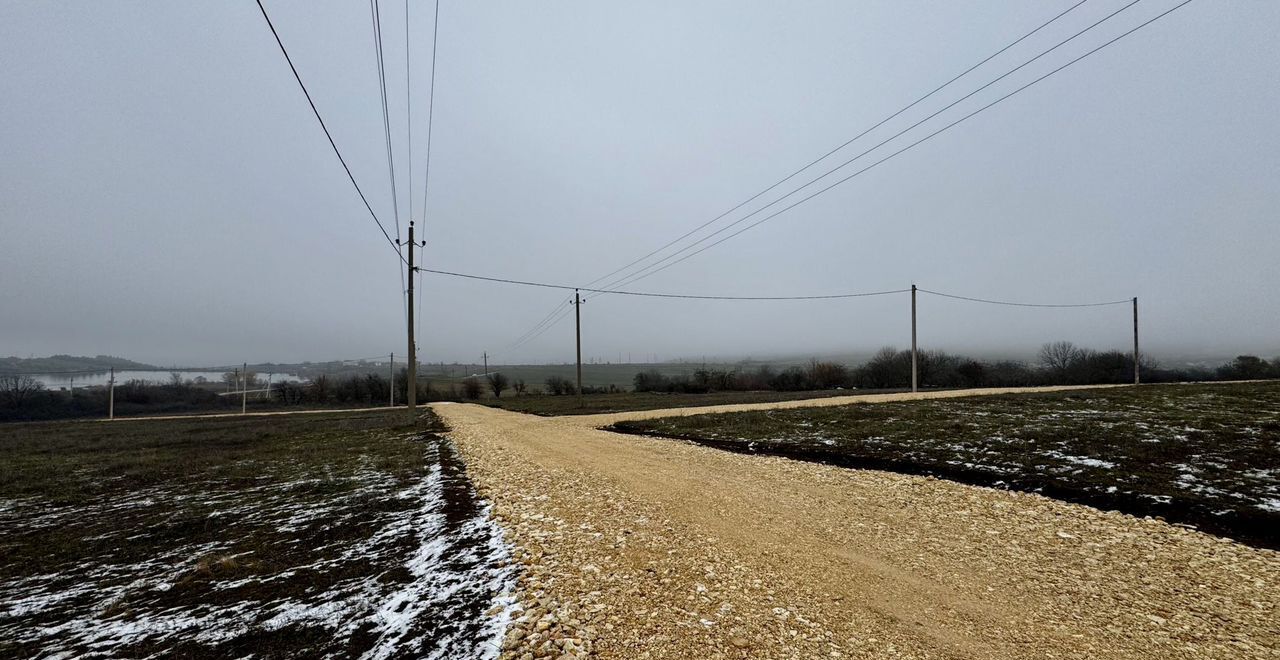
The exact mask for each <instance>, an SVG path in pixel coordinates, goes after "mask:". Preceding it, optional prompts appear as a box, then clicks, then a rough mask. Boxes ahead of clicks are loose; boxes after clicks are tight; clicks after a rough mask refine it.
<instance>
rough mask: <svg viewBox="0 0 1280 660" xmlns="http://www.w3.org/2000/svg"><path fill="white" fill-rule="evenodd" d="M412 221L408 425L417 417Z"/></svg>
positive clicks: (410, 244)
mask: <svg viewBox="0 0 1280 660" xmlns="http://www.w3.org/2000/svg"><path fill="white" fill-rule="evenodd" d="M413 248H414V242H413V220H410V221H409V308H408V309H409V382H408V386H409V391H408V395H409V424H411V425H412V424H414V423H415V422H416V421H417V417H418V347H417V346H415V345H414V341H413Z"/></svg>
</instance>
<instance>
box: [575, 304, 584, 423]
mask: <svg viewBox="0 0 1280 660" xmlns="http://www.w3.org/2000/svg"><path fill="white" fill-rule="evenodd" d="M573 326H574V333H575V335H576V336H577V345H578V351H577V352H578V407H579V408H581V407H582V405H583V404H582V299H581V298H579V297H578V290H577V289H574V290H573Z"/></svg>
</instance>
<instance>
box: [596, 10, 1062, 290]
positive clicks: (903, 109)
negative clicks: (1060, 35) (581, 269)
mask: <svg viewBox="0 0 1280 660" xmlns="http://www.w3.org/2000/svg"><path fill="white" fill-rule="evenodd" d="M1086 2H1088V0H1079V2H1076V3H1075V4H1073V5H1071V6H1070V7H1067V8H1066V9H1064V10H1063V11H1062V12H1060V13H1058V14H1057V15H1056V16H1054V17H1053V18H1050V19H1049V20H1047V21H1045V22H1044V23H1041V24H1040V25H1038V26H1036V28H1035V29H1033V30H1031V31H1030V32H1027V33H1026V34H1024V35H1022V36H1021V37H1018V38H1017V39H1014V40H1013V41H1011V42H1009V43H1008V44H1006V45H1005V46H1004V47H1003V48H1001V49H1000V50H997V51H996V52H994V53H992V54H990V55H988V56H986V57H984V58H982V59H981V60H979V61H978V62H977V63H976V64H974V65H972V66H970V67H969V68H967V69H965V70H964V71H961V72H960V73H959V74H957V75H956V76H955V77H953V78H951V79H950V80H948V81H946V82H944V83H942V84H941V85H938V86H937V87H935V88H933V89H932V90H931V91H929V92H928V93H927V94H925V95H924V96H921V97H919V98H917V99H916V100H914V101H912V102H911V103H908V104H907V105H905V106H903V107H901V108H899V109H898V110H896V111H895V112H894V113H893V114H891V115H889V116H887V117H885V118H884V119H881V120H880V121H878V122H876V123H875V124H872V125H871V126H870V127H868V128H866V129H864V130H863V131H862V132H860V133H858V134H857V135H855V136H853V137H851V138H849V139H848V140H845V141H844V142H843V143H842V144H840V146H838V147H836V148H834V149H832V150H830V151H828V152H826V153H824V154H822V155H821V156H818V157H817V158H815V159H814V160H812V161H810V162H809V163H808V164H806V165H805V166H804V167H801V168H800V169H798V170H796V171H794V172H792V173H791V174H788V175H787V176H785V177H783V178H781V179H779V180H777V181H775V182H774V183H773V184H772V185H770V186H769V187H767V188H765V189H764V190H761V191H760V192H758V193H756V194H754V195H752V196H751V197H749V198H747V199H745V200H743V201H742V202H739V203H738V204H737V205H736V206H734V207H733V208H731V209H729V210H728V211H725V212H724V213H721V214H720V215H718V216H716V217H714V218H712V219H710V220H708V221H707V222H704V223H702V224H701V225H698V226H697V227H694V228H693V229H692V230H690V231H688V232H686V233H685V234H683V235H681V236H679V237H678V238H676V239H674V240H672V241H670V242H669V243H666V244H665V245H663V246H661V247H659V248H658V249H656V250H654V251H652V252H650V253H648V254H646V255H644V256H642V257H640V258H639V259H636V260H635V261H632V262H630V263H628V264H626V265H625V266H622V267H621V268H618V269H616V270H614V271H611V272H609V273H607V274H605V275H602V276H600V277H598V278H596V279H594V280H591V281H590V282H588V283H587V284H588V285H592V284H595V283H596V282H599V281H601V280H603V279H606V278H608V277H612V276H613V275H615V274H617V273H619V272H621V271H624V270H626V269H628V268H630V267H632V266H634V265H636V264H638V263H640V262H642V261H644V260H646V259H648V258H649V257H652V256H653V255H655V254H657V253H659V252H661V251H663V250H665V249H667V248H669V247H671V246H672V245H675V244H676V243H679V242H680V241H682V240H684V239H686V238H688V237H689V236H692V235H693V234H695V233H697V232H698V231H700V230H702V229H704V228H706V227H707V226H709V225H711V224H714V223H715V222H716V221H718V220H720V219H722V218H724V217H725V216H727V215H729V214H730V213H733V212H734V211H737V210H738V209H740V208H742V207H743V206H746V205H747V204H750V203H751V202H753V201H755V200H756V199H759V198H760V197H761V196H763V195H764V194H766V193H768V192H769V191H771V190H773V189H774V188H777V187H778V186H780V185H782V184H784V183H786V182H787V181H790V180H791V179H793V178H795V177H796V176H797V175H799V174H800V173H802V172H804V171H805V170H808V169H809V168H810V167H813V166H814V165H817V164H818V163H820V162H822V161H823V160H825V159H826V158H827V157H828V156H831V155H832V154H834V153H836V152H838V151H840V150H841V149H844V148H845V147H847V146H849V145H850V144H853V143H854V142H856V141H857V140H858V139H860V138H862V137H863V136H865V135H866V134H868V133H870V132H871V131H874V130H875V129H877V128H880V127H881V126H883V125H884V124H885V123H887V122H889V121H891V120H893V119H894V118H895V117H897V116H898V115H901V114H902V113H904V112H906V111H907V110H910V109H911V108H914V107H915V106H916V105H918V104H920V103H921V102H923V101H925V100H927V99H928V98H929V97H931V96H933V95H934V94H937V93H938V92H940V91H942V90H943V89H945V88H946V87H948V86H950V85H951V83H953V82H955V81H957V80H959V79H961V78H963V77H965V76H966V75H968V74H969V73H971V72H972V71H973V70H974V69H977V68H978V67H980V66H982V65H983V64H986V63H987V62H990V61H991V60H992V59H994V58H996V57H998V56H999V55H1001V54H1002V53H1004V52H1005V51H1007V50H1009V49H1010V48H1013V47H1014V46H1016V45H1018V44H1019V43H1022V42H1023V41H1024V40H1026V39H1027V38H1028V37H1031V36H1032V35H1034V34H1036V33H1037V32H1039V31H1041V30H1043V29H1044V28H1046V27H1048V26H1049V25H1050V24H1052V23H1054V22H1055V21H1057V20H1058V19H1060V18H1062V17H1063V16H1066V15H1067V14H1069V13H1071V11H1073V10H1074V9H1076V8H1077V7H1079V6H1080V5H1083V4H1084V3H1086ZM642 270H643V269H642Z"/></svg>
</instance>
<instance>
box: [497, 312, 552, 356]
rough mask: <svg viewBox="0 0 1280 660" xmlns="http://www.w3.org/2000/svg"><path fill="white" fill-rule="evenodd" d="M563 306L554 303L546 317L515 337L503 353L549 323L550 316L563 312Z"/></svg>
mask: <svg viewBox="0 0 1280 660" xmlns="http://www.w3.org/2000/svg"><path fill="white" fill-rule="evenodd" d="M565 304H566V303H565V302H564V301H560V302H558V303H556V305H555V307H552V308H551V311H550V312H548V313H547V315H546V316H544V317H542V320H540V321H538V322H537V323H535V324H534V325H533V327H532V328H529V329H528V330H526V331H525V332H524V334H522V335H520V336H519V337H516V339H515V341H513V342H511V343H510V344H508V345H507V347H506V348H504V349H502V350H503V352H506V351H508V350H511V349H512V348H515V347H516V346H519V345H520V344H521V343H522V342H524V340H525V338H526V337H529V335H532V334H533V333H534V332H536V331H537V330H538V329H539V328H541V327H542V325H543V324H545V323H546V322H547V321H549V320H550V319H551V317H552V316H555V315H556V314H558V313H560V312H561V311H563V310H564V306H565Z"/></svg>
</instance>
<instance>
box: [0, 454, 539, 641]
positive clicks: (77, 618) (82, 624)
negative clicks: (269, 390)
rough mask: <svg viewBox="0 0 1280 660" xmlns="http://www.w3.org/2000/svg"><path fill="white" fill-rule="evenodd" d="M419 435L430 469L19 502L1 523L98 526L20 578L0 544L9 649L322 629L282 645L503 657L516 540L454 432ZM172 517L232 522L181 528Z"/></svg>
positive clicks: (182, 522) (3, 625) (9, 503)
mask: <svg viewBox="0 0 1280 660" xmlns="http://www.w3.org/2000/svg"><path fill="white" fill-rule="evenodd" d="M405 441H411V442H414V443H417V444H419V445H420V446H424V448H425V451H423V452H422V455H424V457H425V460H426V461H427V463H428V464H427V465H426V466H424V469H422V470H420V471H419V473H418V474H417V475H416V476H411V475H405V474H403V473H399V474H395V475H393V474H391V473H388V472H384V471H380V470H378V469H375V468H373V467H371V466H370V465H369V464H368V462H367V461H366V462H365V463H364V464H362V465H361V466H360V467H359V468H358V469H356V470H354V471H352V472H348V473H346V474H345V475H338V476H335V475H326V476H325V477H324V478H311V477H308V478H301V479H299V478H294V479H279V480H277V481H274V482H271V483H262V484H258V485H253V486H248V487H240V488H234V489H228V488H227V487H226V486H225V485H222V486H218V484H217V482H216V480H215V481H213V482H211V483H209V484H208V485H207V486H208V487H207V488H204V489H195V490H191V489H190V488H189V487H190V484H170V487H169V488H166V486H165V485H160V486H155V487H151V488H147V489H145V490H139V491H137V492H135V493H133V494H132V495H129V496H124V497H116V498H111V499H110V500H107V501H100V502H95V503H93V504H89V505H82V506H78V507H69V506H54V505H51V504H42V503H40V502H35V501H28V500H19V499H7V500H4V501H3V505H2V506H0V531H5V532H14V531H15V530H22V531H23V533H28V534H29V533H34V531H39V530H46V529H51V528H58V527H59V526H68V525H71V524H72V523H73V522H79V523H81V524H85V527H84V529H85V530H86V531H87V530H90V529H91V530H92V532H93V533H92V534H87V533H86V534H85V535H84V536H83V537H82V539H83V540H82V543H84V544H85V545H84V546H83V547H80V546H76V547H77V548H79V549H80V550H82V553H81V554H80V556H79V558H78V559H77V560H76V561H73V562H71V563H64V564H62V565H60V566H59V567H58V570H56V571H42V572H37V573H34V574H29V575H16V576H14V575H11V573H12V568H13V566H12V565H6V562H5V561H4V560H3V559H0V565H4V568H5V569H6V570H8V571H9V573H0V655H6V654H8V653H11V652H16V653H17V654H18V655H38V656H40V657H47V658H75V657H84V656H86V655H92V656H95V657H140V656H157V655H187V654H192V653H197V652H198V654H200V655H208V654H210V653H212V654H214V655H219V654H223V655H226V654H230V655H236V656H241V655H243V650H242V649H243V648H244V647H243V646H234V645H235V644H237V640H239V639H241V638H246V636H249V637H252V638H255V639H256V638H258V637H259V636H261V635H265V634H280V633H285V634H286V635H287V634H291V633H292V634H297V635H299V636H300V638H307V639H309V637H308V636H309V635H312V634H314V633H308V632H305V631H316V630H322V631H324V635H323V642H322V646H323V648H285V649H283V651H285V652H286V653H287V654H289V655H293V654H303V655H330V656H347V657H360V658H369V659H381V658H390V657H393V656H395V657H406V656H408V657H422V658H472V657H474V658H496V657H497V655H498V652H499V647H498V644H499V642H500V639H501V635H502V632H503V630H504V629H505V627H506V625H507V624H508V623H509V622H510V620H511V616H512V611H513V608H514V607H515V601H514V597H513V596H512V595H511V593H512V591H513V590H514V586H515V577H516V569H515V567H514V564H513V563H512V562H511V552H510V548H509V546H508V545H507V543H506V542H505V541H504V540H503V537H502V532H501V529H500V528H499V527H498V526H497V525H496V524H494V523H493V522H492V521H490V520H489V507H488V505H487V504H486V503H485V502H483V501H481V500H479V498H478V497H477V496H476V495H475V492H474V490H472V489H471V486H470V483H469V482H468V481H467V480H466V476H465V472H464V467H463V465H462V463H461V460H460V459H459V458H458V457H457V455H456V453H455V451H454V450H453V448H452V446H451V445H449V444H448V442H447V441H446V440H444V439H442V438H439V437H437V436H433V435H426V436H420V437H415V438H413V439H408V438H406V439H405ZM267 467H268V466H264V469H267ZM193 512H195V514H193ZM172 525H179V526H180V527H179V528H180V529H187V528H188V527H190V526H192V525H195V526H196V527H197V528H199V529H201V530H208V529H209V527H212V528H213V530H214V532H213V535H214V536H215V537H221V538H220V539H217V540H205V541H203V542H182V540H181V539H176V541H177V542H174V541H175V540H174V539H171V538H170V537H169V534H171V533H172V529H171V526H172ZM71 529H74V527H71ZM330 536H332V538H330ZM131 546H139V547H142V546H145V547H149V550H147V551H145V552H143V553H139V552H129V551H128V549H129V548H130V547H131ZM6 575H9V577H7V578H6V577H5V576H6ZM486 612H496V615H492V614H486ZM227 645H232V646H227ZM231 648H237V649H241V650H237V651H234V652H233V651H231ZM219 649H225V650H223V651H220V650H219ZM277 650H280V649H277Z"/></svg>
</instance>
